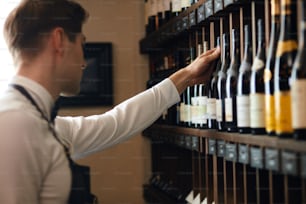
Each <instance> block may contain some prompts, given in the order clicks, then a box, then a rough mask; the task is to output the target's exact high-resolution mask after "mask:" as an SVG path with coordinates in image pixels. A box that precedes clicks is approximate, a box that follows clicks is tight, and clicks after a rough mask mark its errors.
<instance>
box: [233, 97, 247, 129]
mask: <svg viewBox="0 0 306 204" xmlns="http://www.w3.org/2000/svg"><path fill="white" fill-rule="evenodd" d="M236 100H237V102H236V105H237V126H238V127H250V97H249V96H248V95H240V96H237V99H236Z"/></svg>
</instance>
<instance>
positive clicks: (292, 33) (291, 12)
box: [280, 0, 297, 41]
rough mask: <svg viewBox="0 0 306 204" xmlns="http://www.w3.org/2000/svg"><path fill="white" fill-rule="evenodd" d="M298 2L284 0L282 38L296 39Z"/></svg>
mask: <svg viewBox="0 0 306 204" xmlns="http://www.w3.org/2000/svg"><path fill="white" fill-rule="evenodd" d="M295 14H296V2H295V0H282V4H281V31H280V40H282V41H286V40H296V38H297V26H296V19H295V18H294V16H295Z"/></svg>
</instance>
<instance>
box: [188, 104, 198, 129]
mask: <svg viewBox="0 0 306 204" xmlns="http://www.w3.org/2000/svg"><path fill="white" fill-rule="evenodd" d="M198 107H199V106H198V105H191V106H190V118H191V122H192V123H194V124H196V123H197V120H198V117H199V112H198Z"/></svg>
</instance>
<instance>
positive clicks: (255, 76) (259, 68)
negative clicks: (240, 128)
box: [250, 19, 266, 134]
mask: <svg viewBox="0 0 306 204" xmlns="http://www.w3.org/2000/svg"><path fill="white" fill-rule="evenodd" d="M263 29H264V28H263V23H262V19H258V21H257V36H258V45H257V46H258V47H257V53H256V57H255V59H254V61H253V65H252V73H251V80H250V116H251V117H250V122H251V133H252V134H265V133H266V128H265V84H264V70H265V62H266V51H265V50H266V47H265V40H264V30H263Z"/></svg>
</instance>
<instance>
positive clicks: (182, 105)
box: [180, 103, 186, 122]
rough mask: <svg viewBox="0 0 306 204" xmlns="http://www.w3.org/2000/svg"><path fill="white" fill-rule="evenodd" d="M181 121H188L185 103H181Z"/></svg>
mask: <svg viewBox="0 0 306 204" xmlns="http://www.w3.org/2000/svg"><path fill="white" fill-rule="evenodd" d="M180 121H181V122H186V107H185V103H180Z"/></svg>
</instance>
